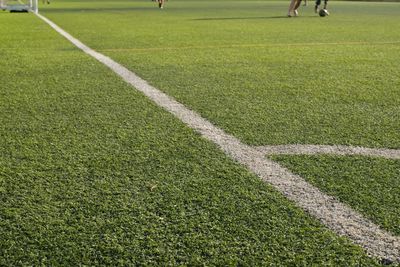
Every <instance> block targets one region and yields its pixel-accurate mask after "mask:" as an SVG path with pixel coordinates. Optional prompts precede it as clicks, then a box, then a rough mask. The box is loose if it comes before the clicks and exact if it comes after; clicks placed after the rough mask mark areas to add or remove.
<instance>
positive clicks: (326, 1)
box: [314, 0, 328, 13]
mask: <svg viewBox="0 0 400 267" xmlns="http://www.w3.org/2000/svg"><path fill="white" fill-rule="evenodd" d="M320 5H321V0H315V8H314V11H315V13H318V11H319V6H320ZM327 6H328V0H324V8H323V9H326V7H327Z"/></svg>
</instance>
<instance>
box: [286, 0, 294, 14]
mask: <svg viewBox="0 0 400 267" xmlns="http://www.w3.org/2000/svg"><path fill="white" fill-rule="evenodd" d="M295 5H296V0H291V1H290V5H289V10H288V14H287V15H288V17H291V16H292V15H291V13H292V11H293V10H294V6H295Z"/></svg>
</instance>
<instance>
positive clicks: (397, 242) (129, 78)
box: [37, 14, 400, 262]
mask: <svg viewBox="0 0 400 267" xmlns="http://www.w3.org/2000/svg"><path fill="white" fill-rule="evenodd" d="M37 16H38V17H39V18H41V19H42V20H43V21H45V22H46V23H48V24H49V25H50V26H51V27H52V28H53V29H55V30H56V31H57V32H58V33H60V34H61V35H62V36H64V37H65V38H66V39H68V40H69V41H70V42H72V43H73V44H74V45H75V46H77V47H78V48H80V49H81V50H82V51H84V52H85V53H87V54H89V55H91V56H92V57H94V58H95V59H97V60H98V61H100V62H101V63H103V64H104V65H106V66H107V67H109V68H110V69H111V70H112V71H114V72H115V73H116V74H118V75H119V76H120V77H121V78H122V79H123V80H124V81H126V82H127V83H129V84H130V85H132V86H133V87H134V88H136V89H137V90H139V91H141V92H142V93H143V94H144V95H146V96H147V97H149V98H150V99H152V100H153V101H154V102H155V103H157V105H159V106H160V107H162V108H164V109H165V110H167V111H169V112H170V113H172V114H174V115H175V116H176V117H177V118H179V119H180V120H181V121H183V122H184V123H185V124H187V125H188V126H189V127H191V128H192V129H194V130H196V131H197V132H199V133H200V134H201V135H202V136H203V137H204V138H206V139H208V140H210V141H212V142H214V143H215V144H217V145H218V146H219V147H220V148H221V149H222V150H223V151H224V152H225V153H226V154H228V155H229V156H231V157H232V158H233V159H235V160H237V161H238V162H240V163H241V164H243V165H245V166H246V167H247V168H249V169H250V170H251V171H252V172H253V173H255V174H257V175H258V176H259V177H260V178H261V179H262V180H264V181H265V182H267V183H269V184H271V185H273V186H274V187H275V188H276V189H277V190H279V191H280V192H281V193H283V194H284V195H285V196H286V197H287V198H288V199H290V200H292V201H294V202H295V203H296V204H297V206H299V207H301V208H303V209H304V210H306V211H307V212H309V213H310V214H311V215H313V216H314V217H316V218H318V219H319V220H320V221H321V222H322V223H324V224H325V225H326V226H328V227H329V228H330V229H332V230H333V231H335V232H336V233H337V234H339V235H342V236H347V237H348V238H350V239H351V240H352V241H353V242H354V243H357V244H359V245H361V246H362V247H364V248H365V250H366V251H367V253H368V254H370V255H371V256H375V257H379V258H383V259H390V260H393V261H398V262H400V238H399V237H397V236H393V235H392V234H390V233H389V232H387V231H385V230H382V229H381V228H380V227H379V226H377V225H376V224H374V223H372V222H371V221H369V220H367V219H366V218H364V217H363V216H362V215H361V214H359V213H358V212H356V211H354V210H353V209H351V208H350V207H348V206H347V205H344V204H343V203H341V202H339V201H337V200H336V199H335V198H333V197H331V196H328V195H326V194H324V193H322V192H321V191H320V190H319V189H318V188H316V187H314V186H312V185H310V184H308V183H307V182H306V181H305V180H304V179H303V178H301V177H300V176H298V175H295V174H293V173H291V172H289V171H288V170H287V169H285V168H283V167H282V166H280V165H279V164H278V163H276V162H273V161H271V160H269V159H267V158H265V155H264V154H263V153H262V152H261V151H259V150H257V148H253V147H250V146H248V145H246V144H243V143H241V142H240V141H239V140H238V139H237V138H235V137H234V136H231V135H229V134H227V133H225V132H224V131H223V130H222V129H219V128H217V127H216V126H214V125H213V124H212V123H210V122H209V121H207V120H206V119H204V118H202V117H201V116H200V115H199V114H197V113H195V112H194V111H192V110H190V109H188V108H186V107H185V106H184V105H182V104H181V103H179V102H177V101H176V100H175V99H173V98H172V97H170V96H168V95H166V94H164V93H163V92H161V91H160V90H158V89H156V88H155V87H153V86H151V85H149V84H148V83H147V82H146V81H145V80H143V79H141V78H140V77H138V76H137V75H136V74H134V73H133V72H131V71H130V70H128V69H127V68H125V67H124V66H122V65H120V64H119V63H117V62H115V61H114V60H112V59H111V58H109V57H107V56H105V55H103V54H100V53H98V52H96V51H94V50H92V49H91V48H89V47H88V46H86V45H85V44H83V43H82V42H80V41H79V40H78V39H76V38H74V37H73V36H71V35H70V34H68V33H67V32H66V31H64V30H63V29H61V28H60V27H58V26H57V25H56V24H54V23H53V22H51V21H50V20H49V19H47V18H45V17H44V16H42V15H40V14H37Z"/></svg>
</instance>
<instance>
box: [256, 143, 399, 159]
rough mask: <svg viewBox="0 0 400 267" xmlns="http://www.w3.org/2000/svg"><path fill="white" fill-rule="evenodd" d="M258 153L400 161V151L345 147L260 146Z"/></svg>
mask: <svg viewBox="0 0 400 267" xmlns="http://www.w3.org/2000/svg"><path fill="white" fill-rule="evenodd" d="M256 149H257V150H258V151H260V152H262V153H264V154H266V155H281V154H283V155H285V154H288V155H316V154H332V155H340V156H350V155H360V156H368V157H379V158H385V159H400V149H387V148H366V147H356V146H343V145H334V146H327V145H276V146H259V147H257V148H256Z"/></svg>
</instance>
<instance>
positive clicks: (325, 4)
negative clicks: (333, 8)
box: [324, 0, 328, 9]
mask: <svg viewBox="0 0 400 267" xmlns="http://www.w3.org/2000/svg"><path fill="white" fill-rule="evenodd" d="M327 7H328V0H324V9H326V8H327Z"/></svg>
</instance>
